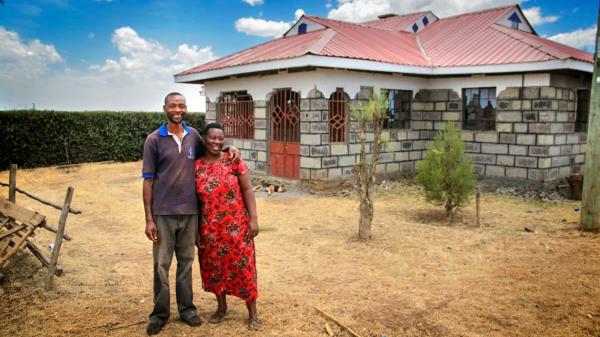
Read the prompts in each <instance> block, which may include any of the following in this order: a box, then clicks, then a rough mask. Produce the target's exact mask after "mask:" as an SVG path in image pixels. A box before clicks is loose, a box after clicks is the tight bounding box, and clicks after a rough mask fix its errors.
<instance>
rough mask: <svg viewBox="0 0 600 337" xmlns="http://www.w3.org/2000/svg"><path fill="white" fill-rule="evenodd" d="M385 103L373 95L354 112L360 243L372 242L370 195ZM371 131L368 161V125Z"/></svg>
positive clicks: (379, 147)
mask: <svg viewBox="0 0 600 337" xmlns="http://www.w3.org/2000/svg"><path fill="white" fill-rule="evenodd" d="M386 112H387V99H386V98H385V96H383V95H381V96H378V95H377V94H376V93H373V95H372V97H371V99H370V100H369V102H368V103H367V104H366V105H364V106H362V107H354V108H353V113H352V115H353V117H354V118H356V119H357V120H358V122H359V128H360V130H359V132H360V133H359V138H360V155H359V161H358V163H356V164H355V165H354V171H355V173H356V189H357V191H358V196H359V198H360V208H359V210H360V219H359V223H358V237H359V238H360V239H362V240H368V239H370V238H371V223H372V222H373V214H374V213H375V208H374V207H373V194H374V187H375V182H376V178H375V172H376V169H377V164H378V163H379V151H380V150H381V147H382V145H383V141H382V139H381V130H382V128H383V122H384V120H385V118H386ZM369 124H371V125H372V127H373V142H372V143H371V155H370V156H369V157H368V158H367V151H366V144H367V125H369Z"/></svg>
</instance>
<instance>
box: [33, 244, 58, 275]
mask: <svg viewBox="0 0 600 337" xmlns="http://www.w3.org/2000/svg"><path fill="white" fill-rule="evenodd" d="M27 248H28V249H29V250H30V251H31V253H32V254H33V256H35V257H36V258H37V259H38V260H39V261H40V262H41V263H42V265H43V266H44V267H46V268H48V269H50V261H48V260H47V259H46V257H45V256H44V254H42V252H41V251H40V249H39V248H38V247H37V246H36V245H34V244H33V242H27ZM62 274H63V270H62V269H60V268H59V267H58V266H57V267H56V269H54V275H56V276H61V275H62Z"/></svg>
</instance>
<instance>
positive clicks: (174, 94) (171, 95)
mask: <svg viewBox="0 0 600 337" xmlns="http://www.w3.org/2000/svg"><path fill="white" fill-rule="evenodd" d="M173 96H181V97H183V98H184V99H185V96H183V95H182V94H180V93H178V92H176V91H173V92H171V93H168V94H167V96H165V105H167V100H168V99H169V98H171V97H173Z"/></svg>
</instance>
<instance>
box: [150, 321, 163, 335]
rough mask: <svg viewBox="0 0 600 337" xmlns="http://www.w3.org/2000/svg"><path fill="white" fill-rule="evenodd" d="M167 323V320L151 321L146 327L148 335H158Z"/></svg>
mask: <svg viewBox="0 0 600 337" xmlns="http://www.w3.org/2000/svg"><path fill="white" fill-rule="evenodd" d="M165 323H167V322H166V321H161V320H156V321H150V323H148V326H147V327H146V333H147V334H148V335H157V334H158V333H159V332H160V330H162V328H163V327H164V326H165Z"/></svg>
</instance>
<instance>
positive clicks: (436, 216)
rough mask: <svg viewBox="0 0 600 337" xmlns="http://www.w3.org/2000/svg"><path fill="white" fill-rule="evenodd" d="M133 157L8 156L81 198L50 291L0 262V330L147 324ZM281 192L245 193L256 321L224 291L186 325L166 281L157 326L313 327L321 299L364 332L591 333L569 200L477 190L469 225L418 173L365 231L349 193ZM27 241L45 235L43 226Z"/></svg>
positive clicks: (73, 330)
mask: <svg viewBox="0 0 600 337" xmlns="http://www.w3.org/2000/svg"><path fill="white" fill-rule="evenodd" d="M140 166H141V164H140V163H139V162H135V163H119V164H103V165H92V164H90V165H82V166H81V167H80V168H78V169H77V170H71V171H70V172H69V173H67V172H65V171H64V170H57V169H56V168H43V169H36V170H20V171H19V173H18V186H19V187H20V188H23V189H25V190H27V191H29V192H32V193H34V194H36V195H39V196H41V197H43V198H45V199H48V200H53V201H56V202H62V200H63V199H64V194H65V191H66V188H67V186H68V185H71V186H73V187H75V195H74V198H73V207H76V208H79V209H81V210H82V211H83V212H84V213H83V214H82V215H77V216H73V215H70V216H69V220H68V224H67V233H68V234H70V235H71V236H73V238H74V240H73V241H71V242H66V243H64V244H63V247H62V253H61V258H60V260H59V261H60V264H61V267H62V268H63V269H64V271H65V275H64V276H62V277H59V278H56V279H55V290H54V291H52V292H50V293H45V292H43V290H42V287H43V286H42V284H43V276H44V273H45V270H40V266H39V263H38V262H37V260H35V259H34V258H33V257H32V256H30V255H29V253H27V252H25V253H22V254H20V255H19V256H17V258H16V259H13V260H12V261H11V263H10V265H9V266H8V267H7V268H6V269H5V270H3V271H2V273H3V274H4V279H3V280H1V281H0V326H1V327H2V328H1V329H0V336H107V335H109V336H141V335H144V334H145V325H146V322H147V315H148V314H149V313H150V311H151V307H152V270H151V268H152V267H151V266H152V256H151V243H150V242H149V241H148V240H147V239H146V237H145V236H144V220H143V218H144V217H143V207H142V201H141V190H142V182H141V179H140V178H139V176H140V169H141V167H140ZM0 180H2V181H7V180H8V172H0ZM0 193H2V194H3V195H4V196H6V194H7V191H6V189H4V188H3V189H0ZM286 193H287V192H286ZM286 193H283V194H277V193H275V194H273V195H271V196H267V195H266V194H265V193H258V194H257V196H258V211H259V224H260V226H261V227H262V229H263V231H262V233H261V234H260V235H259V236H258V237H257V240H256V244H257V268H258V276H259V299H258V308H259V315H260V317H261V319H262V322H263V326H262V328H261V330H260V331H258V332H255V333H251V332H248V331H247V330H246V326H245V319H246V315H247V314H246V309H245V306H244V303H243V302H242V301H241V300H239V299H236V298H230V300H229V303H230V311H231V315H230V316H229V317H228V319H227V320H226V321H225V322H223V323H222V324H220V325H216V326H215V325H210V324H208V323H205V324H203V325H202V326H200V327H197V328H191V327H188V326H187V325H185V324H184V323H183V322H181V321H180V320H179V318H178V315H177V312H176V307H175V302H174V300H175V299H174V295H173V296H172V303H173V305H172V307H171V312H172V316H171V319H170V321H169V323H168V324H167V326H166V327H165V330H164V332H162V333H161V335H164V336H175V335H177V336H198V335H203V336H325V331H324V325H325V323H327V322H328V321H327V320H326V319H325V318H323V317H322V316H321V315H319V314H318V313H317V312H316V310H315V309H314V308H313V306H317V307H319V308H321V309H322V310H324V311H326V312H328V313H329V314H331V315H333V316H335V317H336V318H338V319H339V320H340V321H342V322H344V323H346V324H347V325H349V326H351V327H352V328H353V329H354V330H355V331H357V332H358V333H360V334H361V335H363V336H373V337H374V336H383V335H385V336H388V337H389V336H596V337H597V336H600V282H599V281H598V280H600V259H599V257H600V256H599V252H600V236H599V235H598V234H587V233H582V232H580V231H578V230H577V223H578V219H579V213H577V212H575V211H574V209H575V208H577V207H579V202H572V201H563V202H556V203H541V202H537V201H532V200H527V199H521V198H516V197H509V196H497V195H492V194H485V193H484V194H483V196H482V222H483V226H482V227H475V218H474V210H473V208H474V207H473V206H469V207H468V208H467V209H465V210H464V211H463V212H462V213H461V214H460V219H458V220H457V221H456V222H455V223H454V224H448V222H447V220H446V218H445V217H444V216H443V211H442V209H439V208H436V207H434V206H431V205H429V204H427V203H425V201H424V200H423V197H422V193H421V192H420V191H419V190H418V188H416V187H414V186H410V185H406V184H401V183H392V184H389V185H387V189H381V190H380V191H379V193H378V196H377V200H376V203H375V207H376V210H375V220H374V224H373V239H372V240H371V241H369V242H361V241H358V240H357V239H356V235H357V230H358V223H357V221H358V220H357V219H358V213H357V205H358V201H357V200H356V199H355V198H354V197H352V196H351V197H333V196H325V195H309V194H306V193H301V192H298V193H297V194H293V195H292V194H286ZM17 202H18V203H20V204H22V205H25V206H27V207H30V208H32V209H37V210H39V211H40V212H41V213H42V214H45V215H47V216H48V217H49V219H50V220H49V223H50V224H54V225H55V224H56V223H57V222H58V216H59V212H58V211H56V210H54V209H50V208H47V207H46V206H43V205H40V204H37V203H35V202H34V201H31V200H29V199H28V198H26V197H25V196H22V195H20V194H18V195H17ZM525 225H535V228H536V229H535V232H533V233H529V232H526V231H524V227H525ZM34 240H35V241H36V243H38V245H39V246H40V247H47V245H48V244H49V243H51V242H53V239H52V238H51V237H50V236H49V235H46V234H45V233H43V232H42V231H40V234H39V235H37V236H36V238H35V239H34ZM175 264H176V262H175V261H173V265H172V273H171V274H172V275H171V276H172V277H173V276H174V267H175ZM171 282H172V283H171V284H174V280H172V281H171ZM173 291H174V289H173ZM194 291H195V298H194V300H195V303H196V305H197V306H198V308H199V311H200V315H201V317H202V318H204V319H205V320H206V319H207V318H208V317H209V316H210V314H211V313H212V312H213V310H214V308H215V306H216V303H215V300H214V297H213V295H212V294H209V293H205V292H204V291H202V289H201V284H200V277H199V271H198V266H197V265H195V267H194ZM330 325H331V326H332V327H333V330H334V332H335V333H336V336H347V333H345V332H343V331H342V330H340V329H339V328H337V327H336V326H335V325H334V324H332V323H330Z"/></svg>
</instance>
